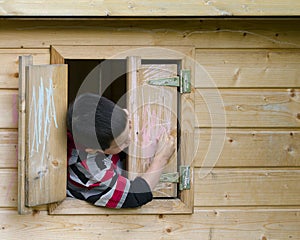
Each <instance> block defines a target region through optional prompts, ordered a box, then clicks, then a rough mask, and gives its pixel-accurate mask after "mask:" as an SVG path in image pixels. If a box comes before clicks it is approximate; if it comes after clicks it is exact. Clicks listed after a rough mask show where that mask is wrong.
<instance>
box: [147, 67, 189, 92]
mask: <svg viewBox="0 0 300 240" xmlns="http://www.w3.org/2000/svg"><path fill="white" fill-rule="evenodd" d="M148 84H150V85H155V86H169V87H180V93H190V92H191V70H186V69H182V70H181V71H180V76H174V77H169V78H161V79H151V80H148Z"/></svg>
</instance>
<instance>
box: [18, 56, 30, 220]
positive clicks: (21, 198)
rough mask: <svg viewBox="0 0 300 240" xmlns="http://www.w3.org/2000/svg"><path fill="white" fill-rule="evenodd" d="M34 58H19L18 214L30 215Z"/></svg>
mask: <svg viewBox="0 0 300 240" xmlns="http://www.w3.org/2000/svg"><path fill="white" fill-rule="evenodd" d="M32 63H33V58H32V56H20V57H19V122H18V212H19V214H28V213H30V212H31V209H30V208H28V207H26V206H25V148H26V147H25V134H26V132H25V129H26V125H25V124H26V123H25V119H26V101H25V97H26V76H25V75H26V74H25V68H26V66H29V65H32Z"/></svg>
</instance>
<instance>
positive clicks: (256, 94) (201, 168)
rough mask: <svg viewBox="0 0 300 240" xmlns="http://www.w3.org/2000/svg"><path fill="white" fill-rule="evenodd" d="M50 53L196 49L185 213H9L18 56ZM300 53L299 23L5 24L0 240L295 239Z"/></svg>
mask: <svg viewBox="0 0 300 240" xmlns="http://www.w3.org/2000/svg"><path fill="white" fill-rule="evenodd" d="M50 45H147V46H149V45H150V46H168V45H172V46H176V45H181V46H184V45H185V46H195V48H196V60H197V62H198V66H197V68H196V83H195V86H196V90H195V103H196V105H195V111H196V122H197V124H196V129H195V132H196V135H195V147H196V149H197V152H196V154H195V159H194V162H193V165H194V166H195V174H194V180H195V183H194V185H195V212H194V214H193V215H147V216H146V215H145V216H141V215H133V216H126V215H125V216H118V215H114V216H113V215H105V216H79V215H75V216H48V215H47V213H46V212H45V211H41V212H35V213H34V214H33V215H28V216H19V215H18V214H17V211H16V206H17V148H16V146H17V116H18V113H17V109H16V106H17V101H18V92H17V89H18V55H20V54H33V55H34V61H35V63H36V64H43V63H49V62H50V51H49V49H50ZM299 53H300V21H296V20H219V21H218V20H207V21H203V20H201V21H200V20H197V21H196V20H195V21H177V20H173V21H169V20H168V21H167V20H166V21H158V22H157V21H155V20H152V21H141V20H140V21H138V22H135V21H130V20H128V21H120V22H119V21H86V22H77V21H57V22H55V21H46V20H44V21H29V20H28V21H8V20H1V21H0V63H1V65H0V66H1V68H0V109H1V110H0V111H1V115H0V116H1V117H0V153H1V154H0V156H1V160H0V238H1V239H19V238H23V239H27V238H31V239H83V238H85V239H107V238H114V239H125V238H128V239H182V238H184V239H210V240H212V239H213V240H216V239H261V240H268V239H281V240H282V239H300V185H299V181H300V92H299V90H300V79H299V67H300V54H299ZM211 80H213V83H214V84H212V81H211ZM216 93H217V94H216ZM220 97H221V99H222V104H224V105H223V107H222V106H220V104H219V99H220ZM208 102H209V104H207V103H208ZM211 117H212V118H211ZM224 117H226V121H223V120H222V119H224ZM215 118H217V119H221V120H222V121H221V120H220V121H219V122H216V123H214V122H213V121H212V120H211V119H215ZM212 123H213V124H212ZM212 132H213V133H214V135H213V136H214V137H216V136H218V134H219V135H220V136H219V137H220V138H219V139H221V140H222V141H215V140H214V139H212V138H213V136H212V135H211V133H212ZM224 132H225V133H226V134H225V135H224V136H223V133H224ZM223 139H224V141H223ZM220 144H224V146H223V148H221V151H220ZM208 149H210V151H211V152H212V153H217V154H218V155H219V158H218V159H217V161H215V160H216V158H215V157H213V156H215V155H213V154H212V155H211V154H210V153H209V151H208ZM218 151H220V152H219V153H218ZM212 167H213V168H212ZM211 168H212V171H210V172H209V173H207V172H205V170H206V169H211ZM203 172H204V174H203Z"/></svg>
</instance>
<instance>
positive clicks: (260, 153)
mask: <svg viewBox="0 0 300 240" xmlns="http://www.w3.org/2000/svg"><path fill="white" fill-rule="evenodd" d="M212 134H214V136H213V135H212ZM194 144H195V149H196V151H197V152H196V156H195V159H194V165H195V166H196V167H203V166H206V167H293V166H300V132H299V130H293V129H289V130H283V129H271V128H270V129H227V130H226V129H224V131H215V129H197V130H196V133H195V140H194ZM222 144H224V145H223V146H222ZM220 146H221V148H220ZM211 152H214V153H216V155H217V157H215V156H216V155H212V154H211Z"/></svg>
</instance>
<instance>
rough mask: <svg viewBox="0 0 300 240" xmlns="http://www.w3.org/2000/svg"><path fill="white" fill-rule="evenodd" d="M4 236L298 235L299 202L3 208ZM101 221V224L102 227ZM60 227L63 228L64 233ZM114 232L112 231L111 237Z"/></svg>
mask: <svg viewBox="0 0 300 240" xmlns="http://www.w3.org/2000/svg"><path fill="white" fill-rule="evenodd" d="M0 222H1V224H0V227H1V230H0V235H1V237H2V239H29V238H30V239H33V240H35V239H39V240H41V239H42V240H44V239H45V240H46V239H49V236H51V238H53V239H54V238H55V239H58V240H60V239H61V240H64V239H66V237H67V238H70V239H91V240H96V239H99V238H103V239H112V238H113V239H174V240H177V239H178V240H180V239H210V240H220V239H223V240H232V239H233V236H234V238H235V239H244V240H253V239H259V240H264V239H280V240H289V239H299V238H300V209H299V208H256V209H253V208H229V209H226V208H207V209H203V208H196V210H195V213H194V214H193V215H136V216H132V215H122V216H117V215H107V216H103V217H99V216H76V215H75V216H72V217H70V216H48V215H47V213H46V212H35V214H34V215H26V216H20V215H17V213H16V211H15V210H9V209H0ZM99 226H100V227H99ZM62 232H63V233H64V234H62ZM112 232H113V237H112Z"/></svg>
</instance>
